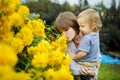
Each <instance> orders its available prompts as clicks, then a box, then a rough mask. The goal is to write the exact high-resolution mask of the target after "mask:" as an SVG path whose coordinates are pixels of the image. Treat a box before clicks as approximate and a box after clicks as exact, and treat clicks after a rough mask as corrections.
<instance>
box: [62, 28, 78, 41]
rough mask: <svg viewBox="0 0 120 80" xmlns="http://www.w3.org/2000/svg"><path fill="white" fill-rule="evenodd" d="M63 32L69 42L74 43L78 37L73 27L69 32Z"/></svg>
mask: <svg viewBox="0 0 120 80" xmlns="http://www.w3.org/2000/svg"><path fill="white" fill-rule="evenodd" d="M62 32H63V34H64V36H65V37H66V38H67V41H72V40H73V39H74V37H75V35H76V33H75V30H74V29H73V28H71V27H70V28H69V29H68V30H67V31H62Z"/></svg>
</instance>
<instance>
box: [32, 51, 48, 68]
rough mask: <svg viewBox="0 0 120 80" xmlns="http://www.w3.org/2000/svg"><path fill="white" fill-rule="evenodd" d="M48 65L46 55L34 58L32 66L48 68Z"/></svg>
mask: <svg viewBox="0 0 120 80" xmlns="http://www.w3.org/2000/svg"><path fill="white" fill-rule="evenodd" d="M47 64H48V55H47V54H45V53H42V54H37V55H34V56H33V59H32V65H33V66H35V67H43V68H44V67H46V66H47Z"/></svg>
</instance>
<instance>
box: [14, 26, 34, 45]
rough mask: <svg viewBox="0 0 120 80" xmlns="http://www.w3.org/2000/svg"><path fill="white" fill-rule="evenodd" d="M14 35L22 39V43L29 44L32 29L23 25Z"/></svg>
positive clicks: (31, 37)
mask: <svg viewBox="0 0 120 80" xmlns="http://www.w3.org/2000/svg"><path fill="white" fill-rule="evenodd" d="M16 37H17V38H19V39H21V41H23V45H24V46H27V45H30V44H31V43H32V41H33V34H32V31H31V30H30V29H29V28H27V27H23V28H22V29H21V30H20V31H19V32H18V33H17V34H16Z"/></svg>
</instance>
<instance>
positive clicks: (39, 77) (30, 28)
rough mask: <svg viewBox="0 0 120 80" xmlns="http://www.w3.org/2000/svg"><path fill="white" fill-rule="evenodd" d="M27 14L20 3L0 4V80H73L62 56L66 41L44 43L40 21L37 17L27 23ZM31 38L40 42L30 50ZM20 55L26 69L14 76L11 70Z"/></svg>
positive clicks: (65, 56) (67, 58)
mask: <svg viewBox="0 0 120 80" xmlns="http://www.w3.org/2000/svg"><path fill="white" fill-rule="evenodd" d="M28 14H29V9H28V8H27V7H26V6H24V5H22V4H21V2H20V0H0V80H73V76H72V75H71V72H70V70H69V63H70V61H71V58H70V56H69V55H68V54H65V53H66V48H67V46H66V38H65V37H64V36H61V37H60V38H59V39H58V40H56V41H52V42H49V40H48V41H47V40H45V38H46V35H45V31H44V29H45V25H44V23H43V21H42V20H41V19H39V15H36V18H37V19H34V20H32V19H29V18H28ZM35 37H40V38H41V40H40V41H39V42H38V44H37V45H36V46H33V45H32V43H33V42H34V39H35ZM18 53H19V54H18ZM20 54H25V55H27V56H24V57H23V58H25V59H28V61H29V65H28V64H27V67H25V69H24V70H23V71H22V70H21V71H20V72H16V71H15V70H14V68H15V66H16V64H17V63H18V61H20V60H22V58H19V57H18V55H20ZM24 65H26V64H24ZM29 66H30V68H29ZM18 68H21V67H18ZM26 71H27V73H25V72H26Z"/></svg>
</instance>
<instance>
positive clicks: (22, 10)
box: [17, 5, 29, 16]
mask: <svg viewBox="0 0 120 80" xmlns="http://www.w3.org/2000/svg"><path fill="white" fill-rule="evenodd" d="M17 12H18V14H20V15H22V16H23V15H26V14H28V13H29V9H28V7H27V6H23V5H21V6H20V7H19V9H18V11H17Z"/></svg>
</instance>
